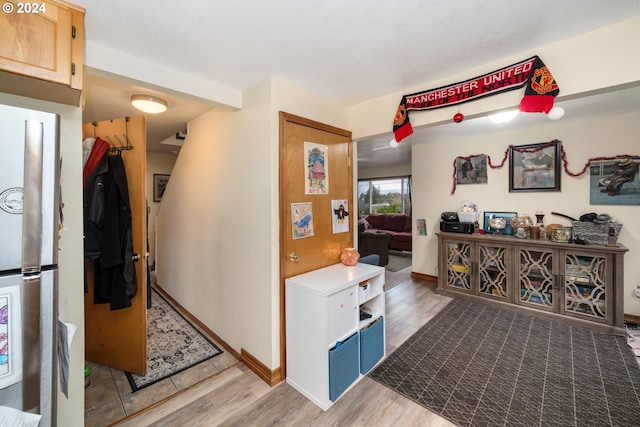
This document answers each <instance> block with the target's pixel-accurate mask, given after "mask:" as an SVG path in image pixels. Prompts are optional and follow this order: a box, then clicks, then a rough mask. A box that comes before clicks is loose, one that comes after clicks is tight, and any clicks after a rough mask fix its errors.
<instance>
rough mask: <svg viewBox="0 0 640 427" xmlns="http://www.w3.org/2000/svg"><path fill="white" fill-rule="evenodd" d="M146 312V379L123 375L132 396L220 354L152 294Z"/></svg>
mask: <svg viewBox="0 0 640 427" xmlns="http://www.w3.org/2000/svg"><path fill="white" fill-rule="evenodd" d="M151 301H152V306H151V308H150V309H149V310H148V311H147V375H145V376H144V377H141V376H139V375H136V374H132V373H130V372H125V374H126V375H127V379H128V380H129V384H130V385H131V389H132V390H133V391H134V392H136V391H138V390H140V389H142V388H145V387H148V386H150V385H152V384H155V383H157V382H159V381H162V380H164V379H165V378H168V377H170V376H172V375H175V374H177V373H179V372H182V371H184V370H185V369H189V368H191V367H192V366H195V365H197V364H198V363H201V362H204V361H205V360H209V359H211V358H212V357H214V356H217V355H218V354H221V353H222V350H220V349H219V348H218V347H217V346H216V345H215V344H213V343H212V342H211V341H210V340H209V339H208V338H207V337H205V336H204V335H202V334H201V333H200V331H198V330H197V329H196V328H194V327H193V325H191V323H189V322H188V321H187V320H186V319H185V318H184V317H182V316H181V315H180V313H178V312H177V311H176V310H175V309H174V308H173V307H171V305H169V303H167V301H165V299H164V298H162V296H161V295H159V294H158V293H157V292H152V295H151Z"/></svg>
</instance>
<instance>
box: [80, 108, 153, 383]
mask: <svg viewBox="0 0 640 427" xmlns="http://www.w3.org/2000/svg"><path fill="white" fill-rule="evenodd" d="M82 134H83V138H89V137H95V136H99V137H100V138H102V139H104V140H105V141H109V140H110V141H113V143H114V144H115V145H118V144H119V142H118V140H117V139H116V136H117V138H118V139H120V140H121V141H122V142H123V143H125V144H126V141H125V140H124V139H125V138H124V136H123V135H125V134H126V135H127V136H128V139H129V142H130V144H131V146H132V147H133V148H132V149H131V150H123V151H121V153H122V154H121V155H122V160H123V162H124V165H125V169H126V172H127V181H128V184H129V202H130V204H131V213H132V236H133V252H134V254H138V255H139V261H138V262H136V263H134V265H135V268H136V280H137V284H138V290H137V293H136V295H135V297H134V298H133V300H132V305H131V307H128V308H125V309H121V310H114V311H110V310H109V304H94V303H93V267H92V263H87V264H88V265H89V267H88V269H87V284H88V291H89V292H88V293H87V294H85V300H84V313H85V315H84V318H85V357H86V359H87V360H89V361H91V362H95V363H99V364H101V365H106V366H111V367H113V368H117V369H120V370H123V371H128V372H133V373H135V374H138V375H145V374H146V371H147V269H146V263H145V262H144V256H145V254H146V247H147V224H146V194H147V192H146V120H145V118H144V117H142V116H138V117H130V118H127V119H124V118H123V119H114V120H107V121H103V122H97V123H86V124H84V125H83V126H82Z"/></svg>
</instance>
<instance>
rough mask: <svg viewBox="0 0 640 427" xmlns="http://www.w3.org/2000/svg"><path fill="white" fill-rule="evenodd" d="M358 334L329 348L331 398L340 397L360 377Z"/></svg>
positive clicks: (334, 399)
mask: <svg viewBox="0 0 640 427" xmlns="http://www.w3.org/2000/svg"><path fill="white" fill-rule="evenodd" d="M358 376H359V370H358V334H357V333H355V334H353V335H351V336H350V337H349V338H347V339H346V340H344V341H342V344H340V345H339V346H336V347H334V348H332V349H331V350H329V399H330V400H331V401H336V400H337V399H338V397H340V395H341V394H342V393H344V391H345V390H346V389H347V388H348V387H349V386H350V385H351V384H352V383H353V382H354V381H355V380H357V379H358Z"/></svg>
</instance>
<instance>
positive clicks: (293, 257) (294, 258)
mask: <svg viewBox="0 0 640 427" xmlns="http://www.w3.org/2000/svg"><path fill="white" fill-rule="evenodd" d="M289 260H290V261H293V262H298V261H300V255H298V254H297V253H295V252H291V253H290V254H289Z"/></svg>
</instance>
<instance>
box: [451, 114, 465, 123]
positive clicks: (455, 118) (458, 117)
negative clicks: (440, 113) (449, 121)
mask: <svg viewBox="0 0 640 427" xmlns="http://www.w3.org/2000/svg"><path fill="white" fill-rule="evenodd" d="M463 120H464V114H462V113H456V114H455V115H454V116H453V121H454V122H456V123H460V122H461V121H463Z"/></svg>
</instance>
